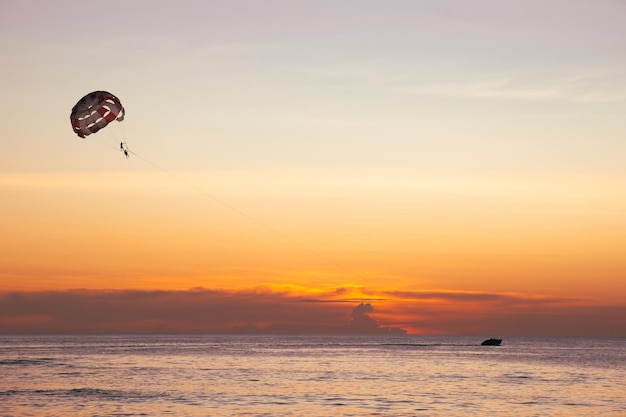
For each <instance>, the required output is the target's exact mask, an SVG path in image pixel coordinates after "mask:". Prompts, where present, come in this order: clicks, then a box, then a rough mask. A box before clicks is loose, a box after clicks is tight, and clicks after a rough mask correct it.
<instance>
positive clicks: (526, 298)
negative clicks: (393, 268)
mask: <svg viewBox="0 0 626 417" xmlns="http://www.w3.org/2000/svg"><path fill="white" fill-rule="evenodd" d="M385 294H387V295H388V296H391V297H394V298H401V299H411V300H439V301H454V302H483V303H506V304H508V305H511V304H515V305H520V304H551V303H565V302H574V301H580V299H579V298H572V297H554V296H551V297H549V296H539V295H528V294H516V293H490V292H474V291H387V292H386V293H385Z"/></svg>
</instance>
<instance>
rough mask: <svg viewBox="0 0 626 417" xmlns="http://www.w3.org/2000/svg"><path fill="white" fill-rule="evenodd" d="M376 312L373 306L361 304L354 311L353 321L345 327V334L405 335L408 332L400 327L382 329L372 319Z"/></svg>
mask: <svg viewBox="0 0 626 417" xmlns="http://www.w3.org/2000/svg"><path fill="white" fill-rule="evenodd" d="M373 311H374V307H372V305H371V304H364V303H361V304H359V305H358V306H356V307H355V308H354V309H353V310H352V321H351V322H350V323H348V324H347V325H346V326H344V328H343V329H344V332H345V333H357V334H405V333H406V330H404V329H400V328H398V327H381V326H380V325H379V324H378V322H377V321H376V320H374V319H373V318H372V317H370V313H371V312H373Z"/></svg>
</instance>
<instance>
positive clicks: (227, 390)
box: [0, 335, 626, 417]
mask: <svg viewBox="0 0 626 417" xmlns="http://www.w3.org/2000/svg"><path fill="white" fill-rule="evenodd" d="M481 341H482V338H481V337H475V336H473V337H470V336H423V335H394V336H391V335H386V336H385V335H377V336H357V335H332V336H322V335H319V336H317V335H316V336H310V335H306V336H291V335H290V336H285V335H281V336H275V335H89V336H87V335H81V336H76V335H71V336H69V335H68V336H59V335H55V336H42V335H37V336H26V335H24V336H22V335H20V336H16V335H0V416H16V417H17V416H20V417H25V416H34V417H39V416H42V417H43V416H93V417H95V416H181V417H183V416H306V417H314V416H446V417H449V416H455V417H464V416H485V415H489V416H524V417H528V416H602V417H624V416H626V339H592V338H551V337H546V338H530V337H509V338H504V341H503V342H502V345H501V346H481V345H480V342H481Z"/></svg>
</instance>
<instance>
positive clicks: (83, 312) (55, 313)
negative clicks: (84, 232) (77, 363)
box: [0, 289, 402, 334]
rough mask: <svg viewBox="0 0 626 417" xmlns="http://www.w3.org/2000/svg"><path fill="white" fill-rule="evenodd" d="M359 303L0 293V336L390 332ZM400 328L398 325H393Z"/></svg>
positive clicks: (236, 294)
mask: <svg viewBox="0 0 626 417" xmlns="http://www.w3.org/2000/svg"><path fill="white" fill-rule="evenodd" d="M361 306H363V304H360V305H358V306H357V307H356V308H355V311H358V312H357V313H355V312H354V311H353V312H352V321H349V319H348V318H349V309H348V307H347V306H346V304H345V303H343V302H340V303H339V302H338V303H329V302H328V300H326V301H320V302H314V301H312V300H310V299H307V298H303V297H298V296H294V295H291V294H288V293H281V292H270V291H220V290H207V289H194V290H188V291H136V290H125V291H122V290H119V291H105V290H67V291H45V292H12V293H6V294H0V333H187V332H189V333H294V334H306V333H370V334H379V333H386V332H390V331H391V330H390V328H386V327H382V326H380V325H379V324H378V322H376V321H375V320H373V319H372V318H371V317H370V316H369V315H368V313H370V312H371V310H372V307H371V306H369V304H368V306H369V309H368V311H367V312H361V309H362V308H363V307H361ZM394 331H396V332H402V330H400V329H396V330H394Z"/></svg>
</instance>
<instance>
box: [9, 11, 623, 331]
mask: <svg viewBox="0 0 626 417" xmlns="http://www.w3.org/2000/svg"><path fill="white" fill-rule="evenodd" d="M74 6H75V5H74V4H73V2H72V1H62V2H55V4H54V5H53V4H52V3H51V4H50V5H47V4H46V5H39V6H38V7H39V9H38V13H36V14H33V12H32V10H31V6H30V3H28V2H17V1H15V2H13V1H8V2H3V3H2V4H1V5H0V50H2V51H3V62H4V61H6V62H8V63H10V64H9V65H4V66H3V67H2V68H0V88H1V89H2V91H3V97H4V98H3V100H1V101H0V114H2V115H3V120H5V122H4V123H2V124H0V140H1V141H2V152H1V153H0V202H1V204H0V235H1V236H2V238H0V333H2V332H115V331H128V332H155V331H166V332H184V331H190V332H212V331H236V330H237V329H240V330H241V326H246V325H247V324H248V323H253V324H255V325H256V326H258V328H259V329H261V331H281V332H289V331H293V332H296V331H301V332H313V331H331V332H338V331H341V330H342V329H343V330H345V331H349V330H354V329H355V328H360V327H359V326H360V325H363V326H365V327H362V329H365V328H366V327H367V326H370V327H369V331H374V332H379V331H380V332H384V331H386V330H383V329H388V328H402V329H405V330H408V331H409V332H411V333H421V332H425V333H467V334H486V335H489V336H492V335H494V336H496V335H508V334H526V335H533V334H542V335H543V334H546V335H550V334H555V335H583V336H584V335H600V336H602V335H604V336H626V326H624V325H623V320H621V319H620V318H621V317H624V316H625V315H624V313H625V312H626V304H625V303H624V300H625V299H626V284H625V282H626V279H624V278H625V277H626V193H624V190H626V168H625V167H626V165H625V164H624V156H625V155H626V141H625V140H624V138H625V137H626V124H625V123H624V117H623V115H624V114H626V78H625V76H624V74H626V58H625V56H624V54H623V53H622V52H623V51H624V50H625V49H626V33H625V29H624V25H623V22H624V20H625V19H626V9H625V8H624V7H623V6H621V5H618V4H617V3H615V2H609V1H606V2H605V1H600V2H598V3H596V2H594V3H593V4H592V3H587V2H575V4H572V3H571V2H567V1H565V0H563V1H560V0H559V1H555V2H550V3H544V2H530V3H526V2H509V3H506V4H502V3H498V2H491V1H489V0H481V1H479V2H477V3H473V4H472V5H471V6H470V5H469V4H468V3H467V2H463V1H459V0H450V1H444V2H398V3H394V4H393V5H383V3H380V4H378V3H376V2H373V3H369V2H368V3H367V4H364V3H363V2H350V1H347V2H341V4H337V3H336V2H327V1H315V2H297V3H293V4H291V3H289V2H280V1H276V2H275V1H272V0H270V1H268V2H262V3H258V4H257V3H246V4H245V7H242V4H240V3H239V2H238V1H233V2H206V3H205V2H190V3H185V4H184V5H182V6H177V9H176V10H175V15H176V16H177V17H176V19H174V17H173V16H174V13H173V12H174V10H172V9H171V6H170V5H169V4H168V2H159V1H152V2H147V1H145V2H144V0H137V1H136V2H133V4H132V5H130V4H127V2H118V1H117V0H113V3H112V6H111V7H108V8H107V9H106V10H102V11H101V12H100V13H99V14H97V15H94V16H91V17H90V19H89V21H86V20H85V19H84V18H83V17H82V15H81V13H82V12H81V10H82V8H77V7H74ZM119 10H124V13H120V12H119ZM146 11H148V12H146ZM355 13H357V14H358V16H359V19H354V18H353V17H354V16H355ZM93 27H106V28H107V29H108V30H107V34H106V35H104V34H102V33H100V32H97V33H96V32H94V31H93ZM77 33H80V36H76V34H77ZM94 90H109V91H111V92H112V93H113V94H115V95H117V96H118V97H119V98H120V99H121V101H122V103H123V104H124V106H125V107H126V118H125V120H124V121H123V122H121V123H117V122H114V123H112V124H111V125H109V126H107V127H106V128H105V129H103V130H102V131H100V132H98V133H96V134H94V135H91V136H88V137H87V139H80V138H78V137H77V136H76V135H74V133H73V132H72V128H71V127H70V123H69V120H68V116H69V113H70V110H71V108H72V106H73V105H74V104H75V103H76V102H77V100H79V99H80V98H81V97H82V96H83V95H85V94H87V93H89V92H91V91H94ZM121 141H126V142H127V144H128V146H129V147H130V149H131V151H132V152H131V156H130V158H128V159H126V158H124V156H123V155H122V154H121V153H120V152H119V143H120V142H121ZM361 303H365V304H368V303H369V304H371V307H372V309H369V308H367V309H365V307H362V309H364V310H359V307H358V306H359V305H360V304H361ZM90 309H93V311H91V310H90ZM116 309H117V311H116ZM354 309H357V310H354ZM355 311H357V312H358V314H360V315H357V318H356V319H355V316H354V314H357V313H355ZM370 319H371V320H370ZM354 320H356V323H355V322H354ZM359 320H363V321H359ZM351 323H355V324H354V325H352V324H351ZM372 323H374V324H372ZM345 326H348V327H345Z"/></svg>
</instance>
